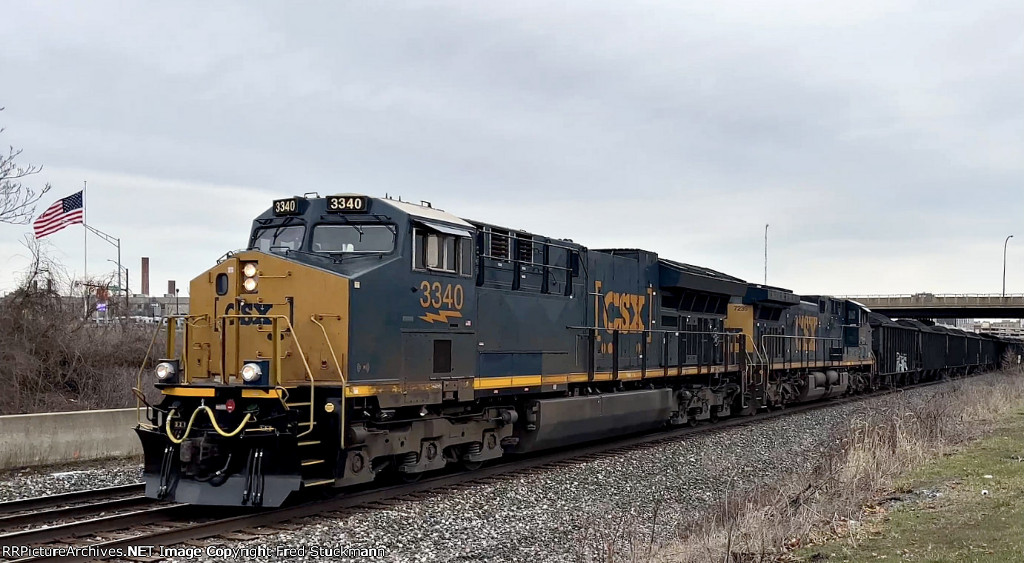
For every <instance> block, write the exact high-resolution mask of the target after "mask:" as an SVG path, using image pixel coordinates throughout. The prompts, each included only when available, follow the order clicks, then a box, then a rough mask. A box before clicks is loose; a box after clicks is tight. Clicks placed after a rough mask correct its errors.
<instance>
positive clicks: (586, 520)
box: [183, 387, 937, 562]
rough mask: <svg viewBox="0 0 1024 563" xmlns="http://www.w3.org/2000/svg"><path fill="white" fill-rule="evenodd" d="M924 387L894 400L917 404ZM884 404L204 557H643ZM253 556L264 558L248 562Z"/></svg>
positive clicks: (306, 525) (735, 431) (608, 461)
mask: <svg viewBox="0 0 1024 563" xmlns="http://www.w3.org/2000/svg"><path fill="white" fill-rule="evenodd" d="M936 389H937V387H931V388H922V389H917V390H912V391H908V392H906V393H903V395H905V396H908V397H912V398H913V399H915V400H924V399H925V398H927V397H928V396H930V395H931V394H932V393H934V392H935V391H936ZM896 400H901V399H896V398H895V397H893V396H885V397H880V398H873V399H867V400H865V401H861V402H856V403H848V404H843V405H837V406H834V407H832V408H828V409H820V410H815V411H810V412H805V413H799V414H793V415H789V416H785V417H781V418H777V419H773V420H769V421H765V422H761V423H758V424H754V425H751V426H745V427H738V428H726V429H721V430H718V431H715V432H710V433H708V434H701V435H698V436H691V437H686V438H682V439H680V440H679V441H675V442H672V443H668V444H658V445H656V446H651V447H648V448H646V449H641V450H634V451H631V452H629V453H624V454H622V455H618V456H614V457H608V458H604V459H599V460H595V461H589V462H582V463H580V464H579V465H576V466H570V467H562V468H555V469H551V470H548V471H545V472H542V473H538V474H532V475H523V476H519V477H515V478H509V479H508V480H507V481H503V482H499V483H495V484H486V485H484V484H480V485H475V486H472V487H469V488H466V489H464V490H462V491H459V492H455V493H437V495H436V496H434V497H428V498H424V499H420V500H415V501H412V500H411V501H408V502H403V503H399V504H396V505H395V506H394V507H390V508H382V509H371V510H367V511H365V512H361V513H357V514H354V515H350V516H346V517H343V518H328V517H319V518H310V519H307V520H305V521H302V523H303V527H302V529H300V530H296V531H294V532H292V531H288V532H281V533H279V534H275V535H269V536H263V537H261V538H260V539H258V540H250V541H241V542H226V543H225V544H223V545H218V547H224V548H228V549H230V548H245V549H249V550H252V551H250V552H249V556H240V557H236V558H232V557H225V556H226V554H225V553H220V554H219V556H218V557H215V558H210V559H209V560H223V559H225V558H226V559H234V560H252V559H256V560H260V561H277V560H282V559H284V560H315V559H321V558H324V557H325V556H328V557H330V558H331V559H335V560H339V559H340V560H354V561H358V560H367V559H368V558H366V557H363V556H359V555H358V554H355V553H352V552H349V553H350V554H351V555H353V556H352V557H343V555H344V554H345V552H344V550H346V549H350V550H351V549H375V548H376V549H380V548H383V550H386V553H387V555H386V557H384V560H389V561H417V562H428V561H552V562H554V561H567V560H570V561H571V560H605V559H606V557H605V555H604V553H603V552H604V551H605V550H607V549H608V546H610V545H613V546H615V549H616V551H618V552H619V554H620V555H621V556H624V557H625V558H626V559H627V560H628V559H629V557H630V551H631V550H634V549H639V550H646V549H647V543H648V541H649V540H650V538H651V537H652V523H654V522H655V521H656V525H655V526H653V527H654V530H653V537H654V539H655V541H656V542H660V541H664V540H669V539H672V537H673V535H674V530H675V524H676V523H678V522H680V521H681V520H682V519H683V518H687V517H692V516H693V515H694V514H699V513H700V512H701V511H702V510H705V509H707V508H708V507H709V506H711V505H712V504H713V503H714V502H715V501H717V500H720V499H722V498H723V497H724V496H725V495H727V494H728V493H729V492H730V491H738V490H742V489H747V488H750V487H754V486H758V485H763V484H769V483H771V482H773V481H775V480H778V479H780V478H782V477H784V476H785V475H787V474H792V473H794V472H801V471H807V470H809V469H811V468H812V467H814V465H815V464H816V462H817V461H818V459H819V454H820V452H821V451H822V450H823V449H824V446H825V445H826V444H827V442H828V441H829V440H831V439H833V438H832V431H833V429H835V428H836V427H838V426H841V425H844V423H845V422H846V421H847V420H849V419H851V418H852V417H857V416H864V415H867V414H868V413H870V412H872V411H877V410H878V409H882V408H886V407H887V406H888V405H892V404H894V401H896ZM655 511H657V518H656V519H655V518H654V514H655ZM641 538H642V539H641ZM278 547H282V548H289V549H296V550H298V549H303V550H304V553H302V555H301V556H300V555H299V554H298V553H297V552H291V553H288V554H286V553H284V552H278V551H276V550H277V549H278ZM257 548H262V549H265V550H269V553H266V554H265V555H264V556H257V557H251V555H252V554H253V553H256V552H255V550H256V549H257ZM317 550H319V552H318V551H317ZM325 550H332V551H330V552H326V551H325ZM201 559H203V558H201ZM183 561H184V560H183ZM189 561H193V562H194V561H196V559H189Z"/></svg>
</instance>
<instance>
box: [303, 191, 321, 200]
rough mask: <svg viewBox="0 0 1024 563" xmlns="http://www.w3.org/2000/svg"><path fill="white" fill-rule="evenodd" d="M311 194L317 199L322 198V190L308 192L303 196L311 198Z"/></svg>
mask: <svg viewBox="0 0 1024 563" xmlns="http://www.w3.org/2000/svg"><path fill="white" fill-rule="evenodd" d="M310 195H312V196H313V197H314V198H316V199H320V192H306V193H304V194H302V197H304V198H309V196H310Z"/></svg>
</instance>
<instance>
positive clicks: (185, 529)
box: [0, 381, 948, 563]
mask: <svg viewBox="0 0 1024 563" xmlns="http://www.w3.org/2000/svg"><path fill="white" fill-rule="evenodd" d="M943 383H948V381H932V382H927V383H921V384H917V385H912V386H907V387H902V388H899V389H890V390H884V391H877V392H874V393H868V394H864V395H856V396H851V397H844V398H840V399H832V400H829V401H825V402H820V403H808V404H804V405H797V406H793V407H788V408H786V409H781V410H776V411H770V412H763V413H758V414H755V415H752V416H746V417H739V418H728V419H725V420H722V421H720V422H718V423H716V424H711V425H702V426H698V427H684V428H675V429H670V430H665V431H661V432H655V433H647V434H642V435H634V436H627V437H620V438H617V439H613V440H608V441H606V442H602V443H599V444H590V445H584V446H582V447H578V448H573V449H569V450H559V451H551V452H540V453H537V454H533V455H529V456H523V457H518V458H512V459H509V460H507V461H503V462H500V463H497V464H495V465H491V466H485V467H483V468H480V469H476V470H473V471H465V470H463V471H454V472H450V473H445V474H439V475H436V476H430V477H424V478H423V479H422V480H420V481H418V482H416V483H403V484H394V485H386V486H383V487H380V486H378V487H376V488H372V489H366V490H355V491H351V490H350V491H346V492H345V493H344V494H339V495H334V496H330V497H327V498H317V499H312V500H306V501H304V502H301V503H299V504H295V505H292V506H286V507H282V508H274V509H264V510H255V511H254V510H253V509H251V508H249V509H242V508H234V507H224V508H222V507H208V506H192V505H180V504H166V503H157V502H154V501H152V500H150V499H144V497H142V498H143V499H144V500H145V501H148V502H147V503H143V502H141V501H140V502H139V504H137V505H134V507H129V508H128V510H127V511H126V512H115V513H113V514H109V515H103V516H94V517H89V518H86V519H84V520H74V521H70V522H61V523H58V524H54V525H51V526H46V527H36V528H24V529H20V530H18V531H15V532H11V533H6V534H2V535H0V546H5V545H18V546H25V545H33V546H43V547H49V548H53V549H57V548H67V547H69V546H73V547H77V548H86V547H87V548H89V550H90V551H89V552H88V555H84V556H83V555H75V554H73V553H72V554H70V555H69V554H67V553H62V554H60V556H54V555H53V554H52V553H50V554H47V553H41V554H31V555H29V556H25V557H20V558H16V559H14V558H11V559H10V561H11V562H12V563H27V562H33V563H36V562H41V561H58V560H59V561H61V562H63V563H69V562H74V561H94V560H97V559H111V558H121V559H124V558H133V560H137V561H156V560H159V559H160V552H159V547H154V549H153V550H152V551H149V550H148V549H147V548H149V547H151V546H172V545H176V544H180V543H183V542H189V544H190V545H191V546H193V547H195V546H201V545H203V541H202V540H204V539H212V538H218V537H219V538H223V539H226V540H248V539H256V538H258V537H260V536H265V535H271V534H276V533H278V532H280V531H283V530H294V529H298V528H299V527H300V525H299V524H297V523H295V522H294V521H296V520H299V519H302V518H306V517H310V516H317V515H322V516H328V517H339V518H341V517H345V516H348V515H350V514H352V513H353V512H355V511H357V510H365V509H371V510H372V509H375V508H387V507H390V506H394V505H396V504H400V503H403V502H407V501H415V500H418V499H422V498H424V497H427V496H431V495H435V494H444V493H447V492H452V491H456V490H459V489H464V488H467V487H470V486H474V485H480V484H493V483H496V482H500V481H502V480H504V479H508V478H509V477H511V476H515V475H522V474H531V473H540V472H543V471H548V470H551V469H556V468H559V467H566V466H571V465H576V464H579V463H585V462H588V461H592V460H596V459H600V458H602V457H610V456H614V455H621V454H623V453H628V452H630V451H632V450H636V449H642V448H648V447H654V446H657V445H658V444H662V443H665V442H670V441H675V440H679V439H681V438H684V437H687V436H692V435H696V434H704V433H718V432H723V431H726V430H729V429H732V428H737V427H742V426H749V425H753V424H757V423H760V422H762V421H764V420H767V419H772V418H779V417H784V416H792V415H795V414H798V413H803V412H809V411H813V410H818V409H825V408H831V407H834V406H836V405H839V404H845V403H850V402H858V401H863V400H867V399H872V398H878V397H881V396H884V395H888V394H892V393H898V392H902V391H904V390H909V389H918V388H922V387H929V386H932V385H939V384H943ZM137 486H138V485H136V487H137ZM104 490H105V489H100V490H98V491H89V492H87V493H77V494H79V495H87V494H99V493H100V492H101V491H104ZM61 496H64V495H61ZM100 496H101V497H102V495H100ZM131 498H133V497H128V499H131ZM128 499H124V502H126V503H128ZM45 500H47V499H29V500H26V501H14V503H3V504H0V515H4V514H5V512H4V509H5V507H6V506H7V505H11V506H14V505H15V503H25V504H24V506H32V503H43V502H44V501H45ZM63 502H64V504H67V502H68V501H67V500H65V501H63ZM101 502H108V503H110V502H117V501H114V500H106V501H101ZM36 506H42V505H41V504H37V505H36ZM50 510H68V508H51V509H50ZM19 513H21V514H24V512H23V511H22V512H19ZM81 514H88V512H87V511H85V509H84V508H83V509H82V512H81ZM93 514H95V513H93ZM10 518H15V519H12V520H10V522H16V517H15V516H11V517H10ZM30 518H35V516H34V515H32V516H30ZM2 522H3V520H0V523H2ZM22 522H24V521H22ZM139 547H141V548H142V549H141V550H140V549H138V548H139ZM133 549H135V550H134V551H132V550H133Z"/></svg>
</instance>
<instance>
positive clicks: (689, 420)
mask: <svg viewBox="0 0 1024 563" xmlns="http://www.w3.org/2000/svg"><path fill="white" fill-rule="evenodd" d="M698 424H700V421H699V420H697V418H696V417H692V416H691V417H689V418H687V419H686V425H687V426H689V427H690V428H696V427H697V425H698Z"/></svg>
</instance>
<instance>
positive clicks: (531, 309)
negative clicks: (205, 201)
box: [137, 194, 878, 506]
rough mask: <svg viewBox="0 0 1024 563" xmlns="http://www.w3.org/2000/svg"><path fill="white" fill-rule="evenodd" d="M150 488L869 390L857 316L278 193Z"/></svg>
mask: <svg viewBox="0 0 1024 563" xmlns="http://www.w3.org/2000/svg"><path fill="white" fill-rule="evenodd" d="M190 296H191V311H190V314H189V315H187V316H184V317H183V318H180V319H178V320H177V321H176V322H178V323H180V324H181V326H183V327H184V328H183V333H182V334H181V339H182V342H181V343H180V346H179V344H178V343H177V342H176V341H175V340H176V338H177V333H176V332H175V331H173V330H172V331H168V342H167V343H166V344H167V345H166V352H165V354H164V356H165V357H164V358H163V359H161V360H159V361H158V363H157V365H156V376H157V387H159V389H160V391H161V394H162V400H161V401H160V402H159V403H158V404H156V405H153V406H151V407H150V408H149V409H148V416H147V420H146V421H145V422H143V423H141V424H140V425H139V427H138V429H137V432H138V434H139V436H140V437H141V439H142V442H143V446H144V450H145V471H144V475H145V481H146V486H147V494H148V495H149V496H152V497H155V498H165V499H173V500H176V501H179V502H188V503H198V504H223V505H251V506H261V505H262V506H277V505H280V504H282V503H283V502H285V501H286V499H287V498H288V497H289V496H290V495H291V494H292V493H294V492H296V491H300V490H302V489H307V488H313V487H326V486H331V487H345V486H349V485H356V484H361V483H367V482H370V481H372V480H374V479H375V478H377V477H378V476H381V475H384V474H391V475H395V476H400V477H402V478H405V479H415V478H417V477H418V476H420V475H422V474H423V473H424V472H427V471H432V470H436V469H441V468H444V467H446V466H447V465H449V464H459V465H462V466H464V467H467V468H474V467H476V466H479V465H480V464H481V463H483V462H486V461H488V460H492V459H496V458H499V457H501V456H503V455H507V454H512V453H517V452H527V451H532V450H538V449H545V448H552V447H558V446H564V445H568V444H573V443H578V442H584V441H588V440H595V439H600V438H604V437H607V436H611V435H616V434H623V433H629V432H637V431H643V430H648V429H653V428H657V427H662V426H666V425H680V424H696V423H697V422H698V421H701V420H715V419H717V418H718V417H723V416H729V415H736V414H751V413H753V412H756V411H757V410H758V409H761V408H767V407H771V406H778V405H783V404H786V403H792V402H799V401H811V400H816V399H822V398H828V397H835V396H839V395H843V394H847V393H851V392H855V391H859V390H864V389H868V388H871V387H874V386H875V385H877V383H878V381H877V378H876V374H875V369H874V365H875V360H874V357H873V354H872V335H871V327H870V325H869V323H868V319H867V313H868V312H867V311H866V310H865V309H864V308H863V307H862V306H860V305H859V304H857V303H855V302H853V301H848V300H843V299H836V298H831V297H827V296H804V297H801V296H798V295H795V294H793V293H792V292H789V291H787V290H783V289H779V288H774V287H765V286H760V285H752V284H747V283H745V282H744V281H742V280H740V279H737V278H734V277H731V276H728V275H725V274H722V273H719V272H715V271H713V270H708V269H705V268H700V267H696V266H691V265H687V264H681V263H678V262H673V261H670V260H666V259H662V258H659V257H658V256H657V255H656V254H655V253H652V252H648V251H644V250H636V249H609V250H595V249H588V248H585V247H583V246H581V245H579V244H576V243H573V242H572V241H569V240H559V239H553V238H549V237H544V236H539V235H535V234H531V233H527V232H523V231H515V230H512V229H508V228H504V227H499V226H496V225H489V224H484V223H480V222H474V221H467V220H465V219H462V218H460V217H457V216H455V215H452V214H450V213H446V212H444V211H441V210H439V209H435V208H433V207H431V206H430V205H429V204H426V203H423V204H418V205H417V204H411V203H408V202H402V201H395V200H391V199H378V198H370V197H367V196H363V195H355V194H342V195H336V196H328V197H319V196H315V195H310V196H307V197H292V198H287V199H281V200H276V201H274V202H273V205H272V206H271V208H270V209H268V210H267V211H266V212H264V213H263V214H261V215H260V216H259V217H257V218H256V219H255V221H254V222H253V226H252V232H251V235H250V242H249V248H248V249H247V250H243V251H238V252H235V253H230V254H228V255H227V256H225V257H224V258H223V259H222V260H220V261H219V263H218V264H217V265H215V266H214V267H213V268H211V269H210V270H208V271H206V272H204V273H203V274H201V275H200V276H198V277H197V278H195V279H194V280H192V282H191V286H190Z"/></svg>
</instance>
